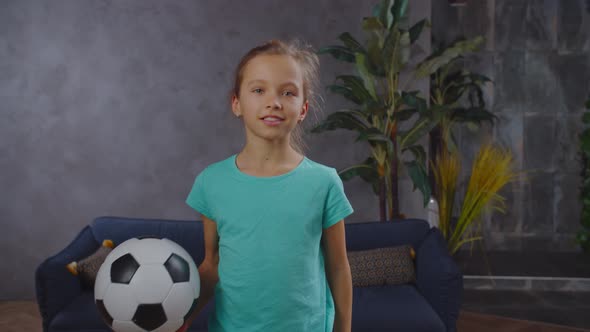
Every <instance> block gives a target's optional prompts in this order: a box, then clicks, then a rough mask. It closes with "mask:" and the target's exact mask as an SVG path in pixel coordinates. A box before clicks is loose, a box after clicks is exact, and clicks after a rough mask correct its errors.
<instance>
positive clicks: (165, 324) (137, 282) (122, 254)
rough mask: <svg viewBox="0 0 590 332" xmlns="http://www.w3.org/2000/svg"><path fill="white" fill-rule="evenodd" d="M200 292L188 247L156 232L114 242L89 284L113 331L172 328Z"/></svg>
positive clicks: (169, 330)
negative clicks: (158, 235) (91, 282)
mask: <svg viewBox="0 0 590 332" xmlns="http://www.w3.org/2000/svg"><path fill="white" fill-rule="evenodd" d="M199 292H200V280H199V272H198V270H197V267H196V265H195V263H194V261H193V260H192V258H191V256H190V255H189V253H188V252H187V251H186V250H184V249H183V248H182V247H181V246H180V245H178V244H177V243H175V242H173V241H171V240H169V239H166V238H164V239H159V238H155V237H140V238H132V239H129V240H127V241H125V242H123V243H121V244H120V245H118V246H117V247H115V249H113V250H112V251H111V252H110V253H109V255H108V256H107V257H106V259H105V261H104V263H103V264H102V265H101V267H100V268H99V270H98V273H97V275H96V282H95V284H94V299H95V302H96V306H97V308H98V311H99V312H100V314H101V315H102V317H103V319H104V320H105V322H106V323H107V324H108V325H109V326H110V327H111V328H112V329H113V330H114V331H116V332H145V331H155V332H173V331H176V330H177V329H179V328H180V327H181V326H182V324H184V322H185V320H186V318H187V317H188V316H189V315H190V314H191V313H192V312H193V311H194V309H195V307H196V303H197V298H198V297H199Z"/></svg>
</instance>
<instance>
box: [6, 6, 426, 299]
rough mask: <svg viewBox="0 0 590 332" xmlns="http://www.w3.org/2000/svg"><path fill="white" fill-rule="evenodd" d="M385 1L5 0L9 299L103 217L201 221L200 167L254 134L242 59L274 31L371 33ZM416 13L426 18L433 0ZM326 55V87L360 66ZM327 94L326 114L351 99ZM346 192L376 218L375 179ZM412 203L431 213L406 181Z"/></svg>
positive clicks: (356, 148) (330, 151)
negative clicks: (239, 101) (241, 78)
mask: <svg viewBox="0 0 590 332" xmlns="http://www.w3.org/2000/svg"><path fill="white" fill-rule="evenodd" d="M374 2H375V1H348V2H344V1H342V2H340V3H338V2H335V1H329V0H321V1H317V0H313V1H312V0H304V1H297V2H283V1H271V0H266V1H256V2H252V1H247V2H245V1H229V0H225V1H204V0H203V1H156V0H149V1H143V0H142V1H139V0H136V1H129V0H125V1H108V0H103V1H99V0H92V1H90V0H84V1H78V0H76V1H74V0H68V1H65V0H59V1H33V0H2V1H1V2H0V100H1V103H0V174H1V176H0V187H1V188H2V189H3V190H2V196H1V199H0V223H1V225H2V230H3V234H4V238H3V239H2V241H0V252H1V253H2V254H1V255H2V260H1V261H2V263H1V265H0V299H23V298H33V296H34V287H33V272H34V269H35V268H36V266H37V265H38V264H39V263H40V262H41V261H42V260H43V259H45V258H46V257H48V256H49V255H52V254H54V253H56V252H57V251H59V250H61V249H62V248H64V247H65V246H66V244H67V243H68V242H69V241H71V240H72V239H73V237H74V236H75V235H76V234H77V233H78V232H79V231H80V229H81V228H82V227H84V225H86V224H88V223H89V222H90V221H91V220H92V219H93V218H95V217H97V216H101V215H117V216H130V217H147V218H177V219H195V218H196V215H195V213H194V211H192V210H190V209H189V208H188V207H187V206H186V205H185V204H184V199H185V197H186V195H187V193H188V190H189V189H190V186H191V185H192V181H193V180H194V177H195V175H196V174H197V173H199V172H200V171H201V170H202V169H203V168H204V167H205V166H206V165H208V164H210V163H212V162H214V161H218V160H221V159H222V158H226V157H228V156H229V155H230V154H232V153H235V152H237V151H239V149H241V147H242V143H243V140H244V137H243V131H242V127H241V122H240V121H239V120H236V119H235V118H234V117H232V116H231V112H230V109H229V103H228V99H227V91H228V90H229V88H230V84H231V78H232V77H231V76H232V71H233V69H234V66H235V65H236V63H237V61H238V59H239V57H240V56H241V55H242V54H243V53H244V52H245V51H246V50H247V49H249V48H250V47H252V46H254V45H255V44H257V43H260V42H261V41H264V40H267V39H270V38H290V37H302V38H304V39H306V40H308V41H309V42H310V43H312V45H314V46H315V47H316V48H317V47H319V46H325V45H328V44H334V43H337V40H336V37H337V36H338V34H340V33H341V32H344V31H350V32H352V33H354V34H355V35H357V36H361V33H360V27H359V25H360V20H361V18H362V17H363V16H367V15H368V14H369V10H370V8H371V6H372V4H373V3H374ZM411 12H412V17H413V18H414V19H419V18H423V17H428V16H429V15H430V0H420V1H412V8H411ZM429 36H430V35H429V32H427V33H425V35H424V39H423V40H422V44H423V46H424V47H425V49H426V50H427V51H428V50H429V49H428V47H429V44H430V38H429ZM321 62H322V85H323V86H325V85H326V84H328V83H331V82H332V80H333V78H334V76H335V73H337V72H338V73H342V72H343V71H345V70H349V69H350V67H347V66H344V65H341V64H338V63H336V62H335V61H334V60H332V59H331V58H329V57H327V56H325V57H322V58H321ZM325 98H326V104H325V113H324V114H323V115H320V117H322V118H323V117H324V116H325V114H327V113H330V112H333V111H335V110H336V109H338V108H339V107H341V106H344V105H345V104H344V103H343V101H342V100H340V99H339V98H337V97H336V96H333V95H325ZM308 119H309V118H308ZM354 138H355V136H354V135H353V134H351V133H348V132H346V131H337V132H331V133H326V134H321V135H314V136H312V137H310V138H309V143H310V146H311V149H310V151H309V153H308V157H310V158H311V159H313V160H316V161H318V162H321V163H324V164H327V165H330V166H332V167H336V168H341V167H344V166H348V165H351V164H353V163H356V162H360V161H362V160H364V158H366V156H367V148H366V147H365V146H363V145H360V144H353V141H354ZM345 189H346V192H347V194H348V196H349V198H350V200H351V202H352V204H353V206H354V207H355V210H356V212H355V214H354V215H353V216H351V217H350V218H349V219H348V221H350V222H362V221H368V220H376V219H377V218H378V202H377V199H376V197H374V196H373V194H372V191H371V189H370V187H369V186H368V185H367V184H365V183H364V182H362V181H361V180H359V179H355V180H352V181H350V182H346V183H345ZM402 197H403V199H402V204H403V206H404V207H405V212H406V213H407V214H408V215H412V216H422V211H421V209H420V205H419V197H420V195H419V194H418V193H417V192H416V193H412V192H411V188H410V185H409V182H408V181H404V182H403V187H402Z"/></svg>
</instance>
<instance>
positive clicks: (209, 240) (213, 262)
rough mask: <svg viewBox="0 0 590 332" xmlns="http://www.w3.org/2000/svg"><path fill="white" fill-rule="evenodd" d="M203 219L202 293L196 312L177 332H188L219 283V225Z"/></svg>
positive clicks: (200, 268)
mask: <svg viewBox="0 0 590 332" xmlns="http://www.w3.org/2000/svg"><path fill="white" fill-rule="evenodd" d="M202 217H203V218H202V219H203V233H204V240H205V258H204V259H203V262H202V263H201V265H199V276H200V280H201V288H200V291H201V292H200V294H199V299H198V300H197V307H196V308H195V311H194V312H193V313H192V314H191V315H190V316H189V317H188V318H187V319H186V322H185V323H184V325H183V326H182V327H181V328H180V329H179V330H178V331H177V332H185V331H187V330H188V328H189V326H190V325H191V324H192V322H193V320H194V319H195V318H196V317H197V316H198V315H199V313H200V312H201V310H203V308H204V307H205V305H206V304H207V303H208V302H209V301H210V300H211V298H212V297H213V295H214V290H215V285H216V284H217V282H218V281H219V274H218V273H217V266H218V264H219V237H218V235H217V224H216V223H215V222H214V221H213V220H211V219H208V218H207V217H205V216H202Z"/></svg>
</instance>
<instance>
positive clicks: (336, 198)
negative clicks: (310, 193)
mask: <svg viewBox="0 0 590 332" xmlns="http://www.w3.org/2000/svg"><path fill="white" fill-rule="evenodd" d="M352 212H354V209H353V208H352V205H351V204H350V202H349V201H348V198H347V197H346V194H345V192H344V184H343V183H342V180H341V179H340V176H339V175H338V172H337V171H336V169H334V168H332V169H331V171H330V189H329V190H328V194H327V196H326V202H325V205H324V216H323V221H322V227H323V228H328V227H330V226H332V225H334V224H336V223H337V222H338V221H340V220H342V219H344V218H345V217H347V216H349V215H351V214H352Z"/></svg>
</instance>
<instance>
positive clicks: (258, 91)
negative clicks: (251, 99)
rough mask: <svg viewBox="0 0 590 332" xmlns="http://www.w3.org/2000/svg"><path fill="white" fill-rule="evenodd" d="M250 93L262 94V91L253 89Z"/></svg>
mask: <svg viewBox="0 0 590 332" xmlns="http://www.w3.org/2000/svg"><path fill="white" fill-rule="evenodd" d="M252 92H254V93H261V92H262V89H254V90H252Z"/></svg>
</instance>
